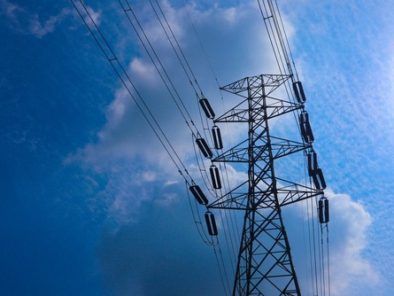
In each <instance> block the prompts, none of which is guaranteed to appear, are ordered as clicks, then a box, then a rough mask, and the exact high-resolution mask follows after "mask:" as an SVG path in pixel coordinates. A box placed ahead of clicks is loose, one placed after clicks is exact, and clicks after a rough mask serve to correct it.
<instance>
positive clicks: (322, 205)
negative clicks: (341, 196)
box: [319, 196, 330, 224]
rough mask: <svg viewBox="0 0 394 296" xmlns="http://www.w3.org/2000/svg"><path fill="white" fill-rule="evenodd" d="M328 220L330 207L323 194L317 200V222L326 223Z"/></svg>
mask: <svg viewBox="0 0 394 296" xmlns="http://www.w3.org/2000/svg"><path fill="white" fill-rule="evenodd" d="M329 221H330V209H329V203H328V199H327V198H325V197H324V196H323V197H322V198H321V199H320V200H319V222H320V223H321V224H325V223H328V222H329Z"/></svg>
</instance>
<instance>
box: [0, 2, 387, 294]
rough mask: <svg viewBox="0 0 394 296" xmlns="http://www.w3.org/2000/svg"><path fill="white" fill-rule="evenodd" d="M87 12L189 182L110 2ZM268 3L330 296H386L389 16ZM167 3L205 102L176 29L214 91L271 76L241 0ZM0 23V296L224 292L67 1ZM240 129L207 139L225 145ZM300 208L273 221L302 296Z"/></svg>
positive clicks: (261, 35) (258, 26) (180, 193)
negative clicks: (282, 36) (315, 200)
mask: <svg viewBox="0 0 394 296" xmlns="http://www.w3.org/2000/svg"><path fill="white" fill-rule="evenodd" d="M86 2H87V4H88V5H90V7H91V9H92V12H94V15H95V16H96V18H97V21H98V23H99V25H100V27H101V28H102V29H103V31H104V32H105V33H106V34H107V36H108V38H109V40H110V41H111V43H112V44H113V46H114V48H115V50H116V52H117V54H118V55H119V57H120V58H121V60H122V62H124V63H125V64H127V66H128V69H129V71H130V75H131V76H132V78H133V80H134V81H135V82H136V84H137V87H138V88H139V89H140V90H141V92H142V93H143V94H144V96H145V97H146V99H147V101H148V103H149V104H151V105H152V106H154V109H153V110H154V111H155V112H156V114H157V116H158V118H159V120H160V122H161V123H162V125H163V128H165V129H166V130H167V131H168V134H169V137H170V139H171V141H172V142H173V143H174V145H175V147H176V149H177V150H178V151H179V153H180V155H181V156H182V157H183V158H184V159H185V161H186V162H187V163H188V165H190V166H191V171H193V158H192V157H191V153H190V152H191V149H192V144H191V140H190V136H189V134H188V131H187V129H186V126H185V125H182V120H181V118H180V117H179V116H178V115H177V114H176V112H175V110H174V107H173V106H172V105H171V103H170V101H169V100H168V96H167V94H166V93H165V91H164V88H163V86H162V84H161V81H160V79H159V77H158V76H157V74H156V73H155V70H154V68H153V66H152V65H151V64H150V62H149V59H148V58H147V57H146V55H145V54H144V52H143V50H142V49H141V48H140V47H139V45H138V42H137V41H136V38H135V36H134V35H133V32H132V31H131V29H130V28H129V26H128V23H127V21H126V19H125V17H124V15H123V14H122V12H121V11H120V9H119V6H118V3H117V2H116V1H114V2H112V1H86ZM186 2H188V1H186ZM279 2H280V4H281V7H282V12H283V14H284V16H285V21H286V28H287V32H288V33H289V37H290V42H291V45H292V49H293V53H294V56H295V60H296V63H297V68H298V70H299V72H300V75H301V77H302V80H303V83H304V87H305V89H306V92H307V95H308V102H307V110H308V112H309V114H310V118H311V121H312V125H313V130H314V133H315V137H316V142H315V148H316V150H317V151H318V153H319V164H320V166H321V167H322V168H323V169H324V172H325V177H326V179H327V183H328V184H329V189H328V190H327V195H328V196H330V198H331V204H332V222H331V224H330V233H331V234H330V239H331V250H332V252H331V259H332V262H331V269H332V292H333V293H332V294H333V295H391V292H392V291H393V290H394V286H393V283H394V274H393V271H392V268H391V266H392V265H393V264H394V253H393V248H392V246H391V245H392V240H393V238H394V234H393V228H392V226H391V225H392V223H393V217H392V213H393V202H392V200H393V198H394V196H393V193H392V191H391V190H390V185H391V184H393V183H394V175H393V173H392V168H393V166H394V157H393V155H392V150H393V145H394V141H393V138H394V137H393V132H394V126H393V120H392V119H393V115H394V102H393V99H392V94H393V90H394V87H393V82H394V81H393V78H392V77H393V74H394V72H393V66H394V57H393V52H394V51H393V50H394V43H393V40H392V38H391V36H393V35H394V34H393V33H394V32H393V31H394V21H393V20H392V18H391V16H390V13H389V12H390V11H392V9H393V7H394V3H393V2H392V1H385V2H384V3H383V1H381V2H380V3H378V4H377V3H376V2H374V1H363V2H362V3H360V1H355V0H354V1H318V2H317V1H310V0H297V1H279ZM144 3H145V1H137V3H136V10H137V11H138V13H139V15H140V16H141V18H142V19H143V23H144V25H145V26H146V28H147V32H148V33H149V34H150V36H151V37H152V40H153V44H154V45H155V47H156V48H157V50H158V52H159V53H160V54H161V55H162V56H163V57H164V62H165V65H166V67H167V68H168V70H169V72H170V73H172V74H173V77H174V81H175V83H176V85H177V86H178V87H179V90H180V93H181V94H182V96H184V97H192V96H193V93H192V92H191V91H190V89H189V88H188V86H187V81H186V80H185V78H184V77H183V76H182V75H180V74H178V73H179V68H178V67H179V66H178V65H177V63H176V61H175V59H174V58H173V56H172V53H171V50H170V48H169V47H168V45H167V44H166V42H165V40H164V39H163V38H162V34H161V33H160V30H159V27H158V24H157V23H156V22H155V21H154V19H153V15H152V12H151V11H150V10H149V7H148V6H147V5H146V3H145V4H144ZM184 3H185V2H184V1H169V2H164V3H163V7H164V8H165V11H166V13H167V15H168V16H169V19H170V22H171V24H172V25H173V28H174V31H175V33H176V34H177V36H178V37H179V40H180V42H181V44H182V46H183V47H184V49H185V53H186V54H187V56H188V57H189V58H190V61H191V65H192V67H193V69H194V70H195V72H196V74H197V77H198V78H199V81H200V82H201V84H202V85H203V88H204V90H206V94H207V95H208V96H209V98H210V100H211V102H212V104H213V105H214V107H215V108H216V110H221V108H222V107H223V106H222V104H227V101H226V99H229V100H230V98H227V97H226V98H225V101H224V102H222V100H221V98H220V97H221V95H222V94H221V93H219V92H218V91H217V89H216V88H217V86H216V82H215V79H214V76H213V75H212V73H211V71H210V69H209V65H208V64H207V63H206V61H205V59H204V56H203V55H202V53H201V49H200V47H199V44H198V41H197V40H196V38H195V36H194V34H193V33H191V32H192V31H191V23H190V19H193V22H194V24H195V26H196V28H197V29H198V31H199V34H200V36H201V39H202V42H203V44H204V48H205V50H206V52H207V54H208V56H209V59H210V61H211V64H212V67H213V69H214V70H215V72H216V74H217V77H218V79H219V82H220V83H221V84H225V83H228V82H231V81H234V80H237V79H239V78H241V77H243V76H246V75H254V74H260V73H265V72H271V71H273V70H274V69H275V68H274V62H273V59H272V54H271V52H270V48H269V44H268V40H267V37H266V35H265V30H264V27H263V22H262V20H261V17H260V16H259V13H258V10H257V7H256V4H255V2H254V1H196V4H195V5H186V6H185V4H184ZM0 14H1V18H0V34H1V36H2V40H3V44H2V46H1V47H0V53H1V57H2V59H1V61H0V69H1V71H0V95H1V101H0V102H1V111H0V112H1V116H0V120H1V127H2V129H1V140H0V141H1V145H0V152H1V154H0V155H1V157H0V161H1V167H2V168H3V170H2V173H1V178H0V193H1V206H0V217H1V218H0V221H1V223H0V236H1V238H2V240H1V244H0V260H1V262H2V264H1V265H0V275H1V276H0V294H2V295H223V291H222V288H221V285H220V281H219V275H218V271H217V265H216V263H215V257H214V254H213V252H212V250H211V249H210V248H209V247H207V246H206V245H204V243H203V242H202V241H201V239H200V238H199V236H198V233H197V231H196V229H195V226H194V223H193V221H192V216H191V213H190V210H189V207H188V203H187V198H186V197H187V196H186V192H185V188H184V187H185V186H184V184H183V182H182V179H181V178H180V177H179V176H178V175H177V173H176V170H175V169H174V167H173V166H172V165H171V163H169V161H168V157H166V155H165V153H164V151H162V149H160V147H159V145H158V142H157V140H156V139H155V138H154V136H153V134H152V132H151V131H150V130H149V128H148V127H147V126H146V124H145V122H144V121H143V119H142V117H141V115H140V114H139V113H138V111H137V110H136V108H135V105H134V104H133V103H132V102H131V101H130V100H129V98H128V96H127V94H126V93H125V92H124V89H122V87H121V85H120V83H119V81H118V80H117V79H116V77H115V76H114V74H113V72H112V70H111V68H110V66H109V65H108V63H107V62H106V61H105V59H104V58H103V57H102V55H101V53H100V51H99V50H98V48H97V46H96V44H95V43H94V41H93V39H92V38H91V36H89V34H88V33H87V30H86V28H85V27H84V26H83V24H82V22H81V20H80V19H79V18H78V17H76V15H75V12H74V10H73V9H72V7H71V5H70V3H69V2H68V1H16V0H15V1H13V0H0ZM188 102H189V101H188ZM190 108H196V106H195V104H194V101H193V100H190ZM193 110H195V109H193ZM193 114H194V113H193ZM196 114H197V113H195V114H194V115H196ZM283 128H284V129H286V128H287V125H286V124H285V125H284V126H283ZM240 132H241V131H238V130H224V134H225V136H226V137H227V138H230V136H231V137H232V139H233V141H236V140H237V139H238V137H239V133H240ZM230 177H231V178H233V179H234V180H236V179H237V178H242V172H239V171H236V170H232V171H231V172H230ZM304 210H305V209H304V207H303V206H298V207H297V206H296V207H294V208H293V209H291V210H288V212H287V213H286V214H287V215H286V218H287V221H288V222H291V223H288V224H287V225H288V226H289V236H290V239H291V242H292V245H293V252H294V254H295V258H296V259H295V262H296V268H297V266H298V267H299V269H298V270H299V274H300V280H301V281H302V287H304V288H305V291H306V292H305V295H308V292H307V291H308V289H309V286H310V285H309V283H310V278H308V273H307V272H306V271H305V270H306V269H305V268H303V262H304V261H305V260H306V258H305V251H304V249H303V244H302V235H303V232H302V230H301V225H303V224H302V223H304V222H303V221H304V220H305V217H304V216H303V215H304V214H305V212H304ZM292 222H295V223H292ZM297 223H298V224H297Z"/></svg>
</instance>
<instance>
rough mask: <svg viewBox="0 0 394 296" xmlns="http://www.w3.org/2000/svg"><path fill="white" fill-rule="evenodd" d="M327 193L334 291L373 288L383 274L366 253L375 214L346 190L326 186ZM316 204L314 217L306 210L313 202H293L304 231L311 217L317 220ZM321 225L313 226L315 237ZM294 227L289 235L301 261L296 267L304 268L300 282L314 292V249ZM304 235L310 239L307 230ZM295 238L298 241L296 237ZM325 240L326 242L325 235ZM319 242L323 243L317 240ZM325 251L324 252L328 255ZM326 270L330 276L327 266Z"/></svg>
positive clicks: (339, 295)
mask: <svg viewBox="0 0 394 296" xmlns="http://www.w3.org/2000/svg"><path fill="white" fill-rule="evenodd" d="M325 195H326V197H327V198H328V199H329V203H330V222H329V224H328V227H329V240H330V271H331V272H330V276H331V295H333V296H342V295H359V294H360V293H361V292H362V291H364V292H365V291H370V290H371V291H373V290H374V289H376V287H377V285H378V284H379V283H381V281H382V277H381V275H380V274H379V272H378V271H377V269H376V267H375V266H373V265H372V263H371V260H370V259H369V257H368V256H366V255H365V253H364V252H365V250H366V249H367V248H368V246H369V244H370V235H369V234H370V228H371V227H372V225H373V220H372V216H371V214H370V213H369V212H368V211H367V209H366V208H365V206H364V205H363V204H362V203H361V202H360V201H356V200H354V199H352V198H351V197H350V196H349V195H347V194H342V193H334V192H333V191H332V190H331V189H330V188H328V189H326V190H325ZM313 208H314V210H313V211H312V213H313V218H312V217H311V216H310V215H308V214H307V209H309V212H310V211H311V204H309V206H308V207H307V206H306V204H305V202H301V203H297V204H296V205H294V209H293V210H294V211H295V212H296V213H297V214H296V215H297V216H298V217H299V218H301V219H302V220H303V223H305V224H306V225H305V226H303V227H302V229H303V231H304V232H306V231H307V230H308V226H307V224H308V223H310V222H308V221H311V220H310V219H313V221H317V216H316V215H317V211H316V209H315V205H313ZM290 211H291V210H290ZM308 218H309V219H308ZM293 219H297V218H294V217H292V218H291V220H292V223H294V222H295V221H296V220H294V221H293ZM316 223H317V222H316ZM296 224H297V223H296ZM287 225H288V223H287ZM297 225H298V226H297V227H300V224H297ZM309 225H310V224H309ZM318 225H319V224H316V225H315V228H314V229H315V231H316V232H315V236H316V238H318V237H319V235H320V229H319V227H318ZM293 227H294V226H293V225H291V227H290V231H292V232H293V233H290V234H289V235H290V237H292V236H294V238H293V241H292V243H293V248H292V249H293V256H294V255H295V256H294V258H296V263H298V265H296V269H297V267H298V268H299V269H301V270H298V271H301V272H300V274H302V277H301V279H300V282H301V285H302V288H303V290H304V293H306V294H308V295H309V294H311V295H312V294H313V293H312V291H311V287H312V281H313V277H312V274H311V270H310V267H309V266H308V264H311V263H310V262H311V261H310V260H312V258H313V251H311V250H310V248H309V247H308V246H307V243H306V244H305V245H303V244H302V243H301V242H302V238H301V234H300V233H298V234H295V233H297V232H300V228H299V229H295V228H294V229H293ZM309 227H310V228H309V229H310V230H311V233H313V230H312V226H309ZM288 231H289V229H288ZM324 232H325V231H324ZM302 236H304V237H305V238H304V239H306V240H308V234H305V233H304V234H302ZM294 239H296V240H297V241H294ZM323 241H324V244H325V246H326V240H325V237H324V239H323ZM317 243H318V244H320V242H319V241H318V240H317ZM303 247H304V248H306V250H305V249H302V248H303ZM325 252H326V251H325ZM325 252H324V255H326V253H325ZM325 258H327V257H325ZM325 260H326V259H325ZM312 262H313V261H312ZM318 266H319V264H318ZM326 268H327V265H326ZM302 269H304V270H302ZM325 274H326V276H327V269H326V271H325ZM326 281H327V278H326ZM355 287H357V288H355Z"/></svg>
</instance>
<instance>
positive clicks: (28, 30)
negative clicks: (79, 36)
mask: <svg viewBox="0 0 394 296" xmlns="http://www.w3.org/2000/svg"><path fill="white" fill-rule="evenodd" d="M0 10H1V11H2V12H3V14H4V15H5V16H6V18H7V20H8V21H9V25H10V26H11V27H12V28H13V29H14V30H16V31H18V32H20V33H24V34H30V35H32V36H34V37H36V38H39V39H41V38H43V37H45V36H46V35H48V34H50V33H53V32H54V31H55V30H56V28H57V27H58V26H59V25H60V24H62V23H63V22H64V21H65V20H66V19H67V18H68V17H77V15H76V12H75V11H74V10H73V9H70V8H68V7H66V8H63V9H62V10H61V11H60V12H59V13H58V14H56V15H52V16H50V17H48V18H47V19H46V20H42V18H41V16H40V14H39V13H36V12H32V11H29V10H28V9H26V8H25V7H22V6H20V5H17V4H15V3H12V2H10V1H8V0H0ZM87 10H88V12H89V13H90V14H91V16H92V20H93V21H94V22H95V23H96V24H97V25H99V24H100V19H101V12H100V11H95V10H93V9H92V8H91V7H90V6H87ZM92 20H90V19H86V21H87V23H88V24H91V23H92Z"/></svg>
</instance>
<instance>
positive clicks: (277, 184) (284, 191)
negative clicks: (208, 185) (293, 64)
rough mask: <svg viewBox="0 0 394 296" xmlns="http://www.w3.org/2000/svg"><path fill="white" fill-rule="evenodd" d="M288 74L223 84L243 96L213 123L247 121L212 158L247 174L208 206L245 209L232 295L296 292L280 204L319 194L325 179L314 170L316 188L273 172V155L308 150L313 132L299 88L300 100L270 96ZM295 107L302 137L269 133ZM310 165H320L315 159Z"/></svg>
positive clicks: (284, 81)
mask: <svg viewBox="0 0 394 296" xmlns="http://www.w3.org/2000/svg"><path fill="white" fill-rule="evenodd" d="M290 79H291V76H290V75H259V76H254V77H247V78H244V79H241V80H238V81H236V82H233V83H231V84H229V85H227V86H224V87H223V88H222V89H223V90H225V91H227V92H230V93H233V94H236V95H238V96H240V97H243V100H242V102H241V103H239V104H237V106H235V107H234V108H232V109H231V110H229V111H227V112H226V113H225V114H223V115H222V116H220V117H218V118H217V119H215V120H214V121H215V123H223V122H229V123H242V122H243V123H246V124H247V125H248V137H247V139H246V140H244V141H242V142H241V143H240V144H238V145H236V146H235V147H233V148H231V149H229V150H227V151H226V152H224V153H223V154H221V155H218V156H217V157H216V158H214V159H213V162H231V163H244V164H246V165H247V167H248V179H247V180H246V181H245V182H244V183H242V184H241V185H239V186H237V187H236V188H235V189H232V190H231V191H230V192H228V193H226V194H224V195H223V196H222V197H220V198H219V199H217V200H216V201H215V202H213V203H211V204H210V205H209V206H208V208H211V209H212V208H219V209H230V210H243V211H245V216H244V222H243V223H244V224H243V230H242V235H241V243H240V248H239V254H238V262H237V267H236V275H235V280H234V287H233V295H270V296H272V295H301V293H300V288H299V284H298V281H297V276H296V273H295V269H294V265H293V260H292V257H291V253H290V245H289V241H288V237H287V234H286V230H285V227H284V224H283V220H282V213H281V207H283V206H285V205H288V204H291V203H294V202H297V201H300V200H303V199H306V198H310V197H313V196H317V195H320V194H322V189H324V187H325V184H321V183H322V182H323V183H324V180H323V179H322V175H321V176H320V175H319V174H316V177H315V179H316V181H317V182H318V184H317V186H316V187H318V188H311V187H307V186H305V185H301V184H297V183H294V182H290V181H286V180H284V179H281V178H279V177H277V176H276V175H275V161H276V160H277V159H279V158H282V157H285V156H287V155H290V154H292V153H296V152H300V151H303V150H306V151H308V152H307V153H308V154H310V153H313V150H312V146H311V143H312V141H313V135H312V131H311V128H310V124H309V120H308V117H307V114H306V112H305V111H304V110H303V108H304V105H303V102H302V97H300V96H301V95H303V93H298V98H299V99H300V101H299V102H290V101H286V100H284V99H280V98H278V97H277V96H276V95H275V94H280V89H281V88H284V86H285V84H286V83H288V82H289V80H290ZM293 86H294V87H295V90H298V91H302V89H300V88H299V87H300V86H301V85H300V84H299V83H297V82H294V83H293ZM297 87H298V89H297ZM301 87H302V86H301ZM296 110H299V111H297V113H299V116H300V119H301V121H302V124H304V125H303V126H301V132H302V136H303V139H304V141H303V142H295V141H291V140H287V139H283V138H278V137H274V136H272V135H271V134H270V121H271V119H273V118H275V117H278V116H281V115H284V114H286V113H289V112H294V111H296ZM305 118H306V121H305V120H304V119H305ZM311 165H313V164H312V163H311ZM312 169H313V170H314V171H317V170H319V169H318V168H317V162H316V167H312V168H311V170H312ZM320 177H321V178H320Z"/></svg>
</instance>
